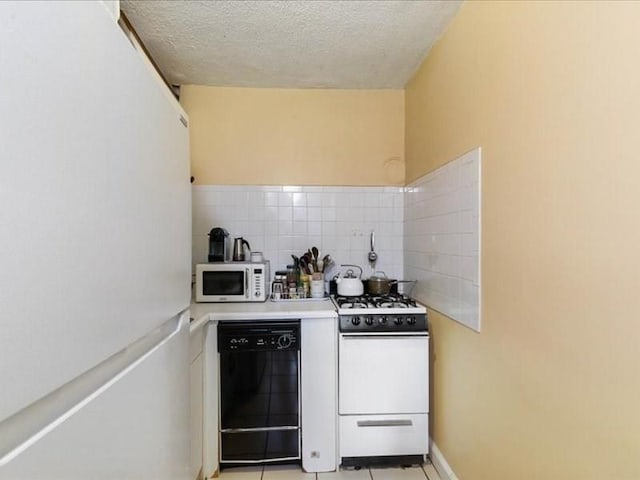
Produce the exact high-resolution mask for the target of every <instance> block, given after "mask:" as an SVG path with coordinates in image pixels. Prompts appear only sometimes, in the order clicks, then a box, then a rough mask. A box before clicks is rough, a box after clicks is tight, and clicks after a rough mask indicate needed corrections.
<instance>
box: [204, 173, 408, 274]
mask: <svg viewBox="0 0 640 480" xmlns="http://www.w3.org/2000/svg"><path fill="white" fill-rule="evenodd" d="M403 190H404V189H403V188H401V187H317V186H316V187H306V186H293V185H291V186H290V185H287V186H280V187H278V186H240V185H239V186H229V185H195V186H193V187H192V191H193V263H194V264H196V263H203V262H206V261H207V253H208V248H209V247H208V245H209V243H208V242H209V240H208V236H207V234H208V233H209V231H210V230H211V229H212V228H214V227H224V228H226V229H227V230H228V231H229V234H230V236H231V237H240V236H242V237H245V238H246V239H247V240H248V241H249V243H250V244H251V247H252V248H253V250H260V251H263V252H264V255H265V258H267V259H269V260H271V270H272V271H275V270H281V269H284V267H285V266H286V265H287V264H288V263H291V254H292V253H293V254H296V255H301V254H302V253H304V252H305V251H306V250H307V249H308V248H311V247H312V246H316V247H318V249H319V250H320V252H321V255H324V254H327V253H329V254H331V256H332V257H333V258H334V259H335V261H336V262H338V263H355V264H357V265H361V266H362V267H363V269H364V272H365V277H366V276H368V274H369V273H370V272H369V267H368V261H367V254H368V252H369V235H370V232H371V230H375V232H376V251H377V252H378V257H379V260H378V263H377V266H376V269H377V270H382V271H384V272H386V273H387V275H388V276H389V277H392V278H399V279H403V278H405V275H404V269H403V253H402V251H403V222H402V216H403V206H404V191H403Z"/></svg>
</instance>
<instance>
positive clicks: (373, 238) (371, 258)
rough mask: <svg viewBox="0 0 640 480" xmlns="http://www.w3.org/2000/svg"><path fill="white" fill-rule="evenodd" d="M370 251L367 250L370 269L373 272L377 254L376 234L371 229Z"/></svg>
mask: <svg viewBox="0 0 640 480" xmlns="http://www.w3.org/2000/svg"><path fill="white" fill-rule="evenodd" d="M370 240H371V251H370V252H369V256H368V258H369V266H370V267H371V271H372V272H374V273H375V269H376V260H378V254H377V253H376V252H375V246H376V234H375V232H374V231H373V230H371V237H370Z"/></svg>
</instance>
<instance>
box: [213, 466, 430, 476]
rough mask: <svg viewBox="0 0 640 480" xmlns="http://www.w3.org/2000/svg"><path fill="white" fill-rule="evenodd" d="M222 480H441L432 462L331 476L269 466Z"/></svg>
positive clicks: (237, 471)
mask: <svg viewBox="0 0 640 480" xmlns="http://www.w3.org/2000/svg"><path fill="white" fill-rule="evenodd" d="M219 478H220V479H221V480H280V479H282V480H440V477H439V476H438V472H436V469H435V468H433V465H432V464H431V463H429V462H427V463H425V464H424V465H422V467H410V468H363V469H361V470H353V469H349V470H340V471H338V472H328V473H306V472H303V471H302V469H301V468H300V467H299V466H297V465H265V466H264V467H238V468H229V469H226V470H223V471H222V473H221V474H220V477H219Z"/></svg>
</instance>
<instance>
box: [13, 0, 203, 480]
mask: <svg viewBox="0 0 640 480" xmlns="http://www.w3.org/2000/svg"><path fill="white" fill-rule="evenodd" d="M0 45H2V48H0V71H2V87H1V88H2V91H1V93H0V112H2V114H1V115H0V135H1V137H2V142H1V147H0V148H1V151H2V153H1V156H2V160H1V161H0V229H1V231H2V235H0V265H1V266H2V268H0V290H1V292H2V293H1V294H0V312H1V313H0V315H2V322H1V324H2V327H1V330H0V352H2V353H1V360H0V389H1V391H2V394H0V440H6V436H4V435H3V433H2V425H3V423H4V422H11V421H12V420H11V419H15V418H17V417H16V415H19V414H18V412H20V411H23V409H25V408H28V407H29V406H30V405H33V404H34V402H37V401H38V400H39V399H42V398H45V397H47V395H49V394H50V393H51V392H55V391H60V392H64V390H63V389H61V388H62V387H63V386H65V385H67V384H69V382H74V380H75V379H78V378H79V377H81V376H82V375H84V374H85V372H89V371H92V369H94V368H95V367H96V366H98V365H101V364H103V362H105V361H107V359H110V358H112V356H113V355H117V354H118V352H122V351H123V349H126V348H128V346H129V345H131V344H133V343H134V342H136V341H137V340H138V339H140V338H145V337H146V336H148V335H150V334H151V332H154V331H155V329H157V328H158V327H160V326H161V325H163V324H166V322H170V321H171V320H172V319H174V318H175V317H176V315H178V314H179V313H180V312H182V311H184V310H185V309H186V308H187V307H188V305H189V301H190V285H191V188H190V182H189V177H190V171H189V147H188V142H189V134H188V129H187V124H188V121H187V119H186V114H184V112H183V111H182V109H181V108H180V106H179V105H178V103H177V102H176V100H175V99H174V98H173V97H172V95H171V94H170V92H169V91H168V89H167V88H166V87H165V86H164V85H162V84H160V83H159V82H158V81H157V78H156V76H155V74H154V73H153V72H152V71H151V70H150V69H149V67H148V65H147V64H146V63H145V62H143V61H142V59H141V57H140V55H139V53H138V52H137V51H136V50H134V47H133V46H132V44H131V43H130V42H129V40H128V39H127V38H126V37H125V35H124V34H123V32H122V31H121V30H120V28H119V26H118V25H117V24H116V23H115V21H114V19H113V18H112V16H111V15H110V14H109V12H108V11H107V9H105V8H104V6H103V3H102V2H94V1H86V2H82V1H78V2H22V1H16V2H11V1H9V2H0ZM177 338H181V337H177V336H176V337H173V339H174V340H172V342H174V341H175V342H178V340H177ZM181 348H182V347H180V348H178V347H176V350H174V349H172V348H168V349H167V350H166V351H165V353H163V354H162V356H161V357H158V358H157V359H154V357H155V355H156V354H154V355H153V356H151V357H149V358H147V359H146V360H145V362H144V365H145V366H144V369H143V370H144V373H140V371H141V370H140V369H141V368H142V365H140V367H139V369H135V370H132V371H131V372H130V373H129V374H127V376H125V377H123V378H122V379H121V380H120V381H119V382H118V383H117V384H114V385H113V386H112V387H111V388H110V389H109V390H107V391H105V392H104V393H102V394H101V395H100V396H98V397H97V398H96V399H94V400H93V402H91V403H89V404H87V405H86V406H84V407H83V408H82V409H80V410H79V411H77V412H76V413H75V415H74V416H72V417H70V418H68V419H66V420H65V421H64V422H62V423H60V425H59V426H58V427H57V428H56V429H55V430H52V431H51V432H49V433H48V435H46V436H44V437H42V439H40V440H39V442H37V443H35V444H34V445H32V446H31V447H30V448H29V449H27V450H25V451H24V452H23V453H21V454H20V456H18V457H16V458H14V459H13V460H11V461H10V463H8V464H6V465H4V466H0V479H5V478H10V479H14V478H21V477H25V478H36V477H34V476H29V475H26V474H25V475H20V472H22V471H23V470H20V469H18V467H14V466H13V464H14V463H15V465H22V466H23V467H24V469H25V470H24V472H27V471H31V470H30V469H31V462H32V461H36V460H37V466H38V468H39V469H40V471H42V472H58V473H59V477H60V478H62V477H64V478H66V479H68V480H72V479H75V478H108V477H107V476H105V475H104V474H103V471H102V470H101V469H102V468H103V467H104V466H105V465H106V463H108V462H107V461H106V459H107V458H109V459H110V460H111V461H112V462H113V463H114V464H120V468H122V469H123V472H124V473H123V474H122V475H120V474H118V475H115V476H113V478H128V477H127V476H126V475H128V473H127V472H128V471H129V463H130V462H132V463H131V465H132V468H131V471H139V470H141V469H142V467H140V468H138V466H137V465H138V463H139V462H140V465H141V464H142V463H143V462H146V463H147V464H148V468H149V469H150V470H151V471H153V472H155V471H156V465H164V466H166V463H167V462H170V463H171V464H172V465H173V466H172V467H171V468H168V467H167V471H168V470H171V471H173V472H176V471H178V470H180V469H181V468H182V467H181V465H184V466H185V469H186V468H188V455H184V458H183V459H182V456H183V455H182V449H181V448H182V447H180V448H178V447H176V449H175V451H174V452H173V453H171V452H169V450H170V448H169V447H168V445H172V446H176V445H174V442H175V440H174V438H176V439H180V438H182V437H183V436H184V435H185V432H186V431H187V429H188V421H187V420H186V417H185V421H184V422H183V421H182V420H183V419H182V418H181V414H177V415H178V416H175V417H174V416H172V415H171V412H173V411H175V409H176V408H182V407H180V405H182V404H183V403H184V401H183V400H184V398H185V397H183V395H186V393H185V392H183V389H182V388H181V387H180V388H178V386H177V384H176V383H175V382H176V381H179V382H181V381H182V379H183V378H184V379H187V378H188V359H187V358H183V357H182V356H181V355H180V354H179V351H180V349H181ZM172 357H173V359H172ZM169 365H171V368H168V366H169ZM134 372H135V376H131V378H130V379H129V375H133V374H134ZM176 375H177V376H179V377H180V379H179V380H178V379H176V378H175V376H176ZM147 378H148V379H149V382H151V383H150V386H148V387H145V385H146V382H145V380H146V379H147ZM59 389H60V390H59ZM114 392H115V393H114ZM105 395H109V397H107V396H105ZM112 397H113V398H112ZM116 397H117V398H116ZM85 410H86V411H85ZM170 411H171V412H170ZM152 418H153V419H155V420H152ZM169 418H170V419H171V420H167V419H169ZM136 419H139V420H136ZM155 422H159V424H160V427H159V429H158V430H147V428H148V427H149V426H151V425H152V424H154V423H155ZM45 423H46V422H45ZM4 424H5V425H6V423H4ZM149 432H155V433H156V434H157V435H154V438H153V439H150V438H149V435H150V433H149ZM170 432H171V433H170ZM158 435H160V437H158ZM51 438H54V439H58V441H59V442H60V445H59V446H56V445H57V443H56V440H54V441H51V440H50V439H51ZM42 442H46V443H42ZM163 442H164V443H163ZM186 442H187V443H188V439H187V440H186ZM65 443H66V444H68V445H70V447H69V448H70V449H71V450H75V453H76V455H75V456H74V457H75V458H76V460H77V461H79V462H81V463H82V464H83V465H84V466H83V467H82V468H77V465H76V464H73V465H72V462H71V460H70V458H71V457H69V458H66V457H65V455H66V453H64V452H63V450H64V444H65ZM187 443H185V444H187ZM134 445H137V447H136V448H133V447H134ZM161 445H165V447H164V448H160V449H158V448H159V447H160V446H161ZM47 451H51V452H57V453H59V455H53V454H49V453H47ZM32 452H36V453H32ZM38 452H39V453H38ZM165 454H166V455H167V456H164V457H163V455H165ZM23 455H28V456H25V457H24V458H25V459H27V460H24V461H23V460H21V458H22V456H23ZM152 457H153V459H152ZM179 458H180V460H179ZM29 459H31V460H29ZM34 459H35V460H34ZM90 464H91V465H94V466H95V470H91V472H90V473H87V471H86V470H84V471H85V473H84V474H81V473H79V472H80V471H82V470H83V469H84V467H87V468H88V465H90ZM64 469H67V470H66V472H64V471H63V470H64ZM9 471H10V472H11V473H5V472H9ZM185 471H186V470H185ZM154 476H155V478H168V477H162V476H161V477H158V476H157V475H156V474H155V473H154ZM48 478H51V477H48ZM138 478H142V476H140V477H138ZM175 478H176V479H180V478H183V477H182V476H180V475H179V474H176V476H175Z"/></svg>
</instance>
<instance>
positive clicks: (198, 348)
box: [189, 327, 204, 479]
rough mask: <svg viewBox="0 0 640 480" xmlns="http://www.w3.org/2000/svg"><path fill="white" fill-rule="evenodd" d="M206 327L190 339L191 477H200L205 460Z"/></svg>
mask: <svg viewBox="0 0 640 480" xmlns="http://www.w3.org/2000/svg"><path fill="white" fill-rule="evenodd" d="M203 332H204V329H203V328H202V327H201V328H198V329H197V330H195V331H194V332H191V336H190V340H189V361H190V367H189V381H190V385H191V388H190V411H191V418H190V423H191V436H190V439H191V441H190V446H191V460H190V463H189V465H190V469H189V472H190V474H191V478H192V479H195V478H197V477H198V475H199V473H200V470H201V469H202V460H203V455H202V453H203V451H202V447H203V436H202V435H203V431H204V411H203V407H204V404H203V394H204V388H203V380H204V378H203V371H204V359H203V355H202V346H203V336H204V335H203Z"/></svg>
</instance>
